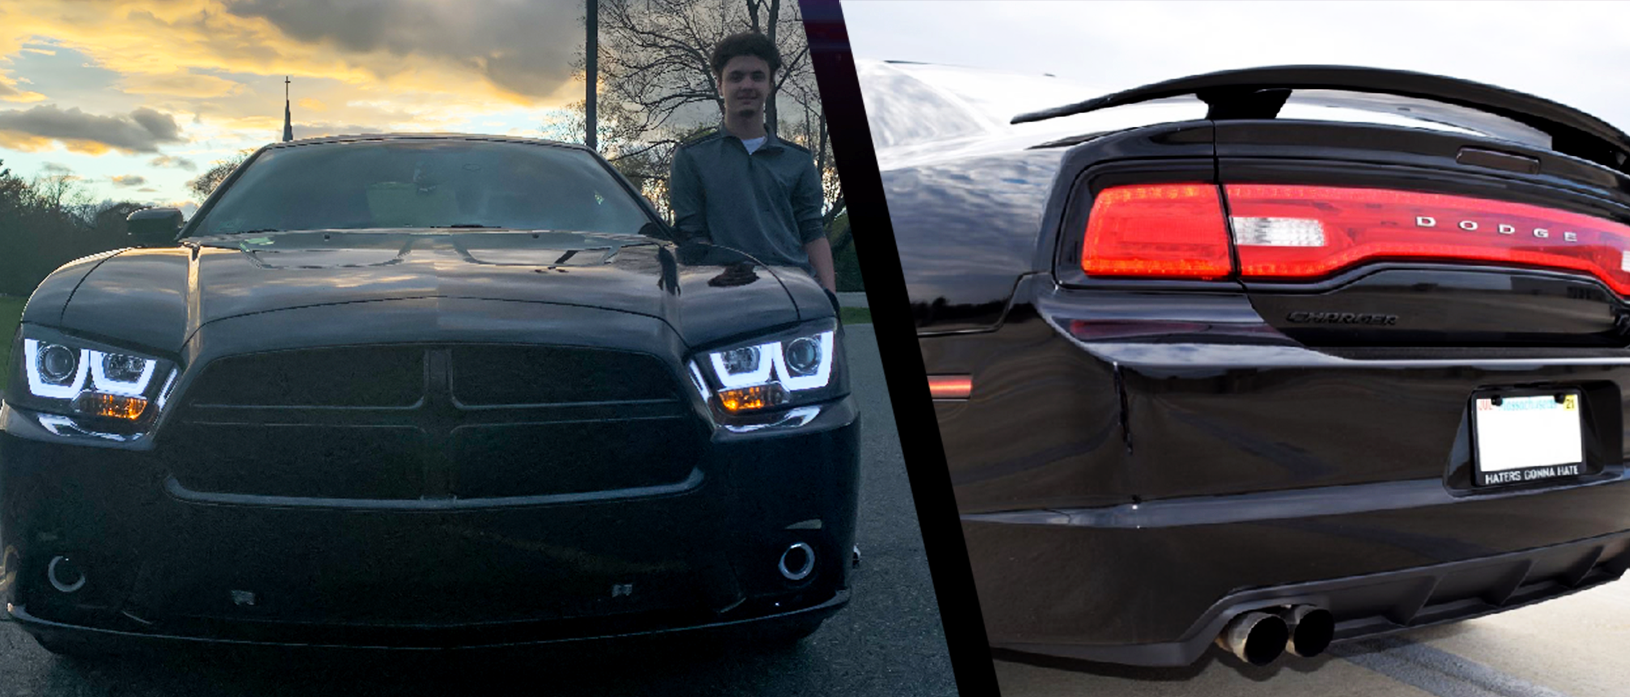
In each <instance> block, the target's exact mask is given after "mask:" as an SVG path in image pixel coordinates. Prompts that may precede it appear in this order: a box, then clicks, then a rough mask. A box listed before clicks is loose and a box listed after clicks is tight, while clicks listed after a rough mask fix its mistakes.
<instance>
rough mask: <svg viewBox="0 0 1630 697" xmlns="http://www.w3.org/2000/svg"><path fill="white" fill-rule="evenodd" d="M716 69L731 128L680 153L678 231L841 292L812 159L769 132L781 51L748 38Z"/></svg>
mask: <svg viewBox="0 0 1630 697" xmlns="http://www.w3.org/2000/svg"><path fill="white" fill-rule="evenodd" d="M711 64H712V68H713V75H714V77H715V79H717V81H718V88H719V96H720V97H723V98H724V122H723V123H722V124H721V125H720V127H719V128H718V129H717V130H715V131H712V132H709V133H707V134H705V135H703V136H701V137H698V138H695V139H693V140H691V141H689V142H686V143H684V144H682V145H680V146H679V150H678V151H677V152H675V153H674V160H673V172H672V176H671V177H670V178H669V180H668V202H669V205H670V206H671V207H672V208H673V212H674V227H675V228H678V230H679V231H680V234H681V235H682V236H686V237H705V238H709V239H711V241H712V242H713V244H716V245H721V246H724V247H730V248H733V249H737V250H740V251H743V252H746V253H748V254H750V255H752V256H754V257H756V258H757V259H758V260H759V261H762V262H764V263H766V264H770V265H777V266H797V267H800V268H802V269H803V270H804V271H805V272H807V273H809V274H810V275H811V276H814V277H815V279H816V280H817V281H819V282H820V284H821V285H822V286H824V287H826V289H827V290H829V291H832V292H837V280H836V277H835V275H834V271H833V267H832V246H831V244H830V243H828V242H827V241H826V230H825V229H823V228H822V227H821V175H820V173H819V172H816V171H815V160H814V158H813V157H812V156H811V155H810V153H809V151H808V150H806V149H804V148H801V147H799V146H798V145H796V144H793V143H788V142H786V141H783V140H780V139H778V138H776V137H775V134H774V133H770V132H769V131H767V130H766V129H765V128H764V102H765V100H766V99H767V98H769V96H770V81H771V80H772V79H773V77H774V75H775V71H776V70H777V69H779V68H780V67H781V54H780V52H778V51H777V50H776V48H775V44H774V43H772V42H771V41H770V39H769V38H768V37H766V36H764V35H763V34H759V33H757V32H744V33H741V34H735V35H732V36H729V37H726V38H725V39H724V40H723V41H720V42H719V45H718V46H716V47H714V49H713V58H712V62H711Z"/></svg>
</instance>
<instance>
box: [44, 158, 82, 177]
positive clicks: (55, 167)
mask: <svg viewBox="0 0 1630 697" xmlns="http://www.w3.org/2000/svg"><path fill="white" fill-rule="evenodd" d="M40 172H41V173H42V174H44V175H46V176H49V177H54V176H58V175H63V174H73V173H74V170H73V168H72V167H69V166H68V165H65V164H61V163H57V162H47V163H45V164H43V165H40Z"/></svg>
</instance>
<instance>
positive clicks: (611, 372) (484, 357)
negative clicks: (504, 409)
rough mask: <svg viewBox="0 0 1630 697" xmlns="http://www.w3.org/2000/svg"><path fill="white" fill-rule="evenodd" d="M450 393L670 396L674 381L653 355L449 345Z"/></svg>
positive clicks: (535, 397)
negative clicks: (450, 360)
mask: <svg viewBox="0 0 1630 697" xmlns="http://www.w3.org/2000/svg"><path fill="white" fill-rule="evenodd" d="M451 378H452V388H453V398H454V399H457V400H458V402H459V403H460V404H467V405H481V406H491V405H505V404H572V403H586V402H626V401H639V400H672V399H676V398H677V397H678V395H677V394H675V393H674V389H675V385H674V383H673V380H672V379H671V378H670V377H669V374H668V369H667V367H666V366H665V365H663V363H662V361H660V360H658V359H657V358H655V357H654V356H648V355H644V354H638V353H628V352H623V351H607V350H603V349H591V348H572V347H564V346H460V347H456V348H454V349H453V366H452V375H451Z"/></svg>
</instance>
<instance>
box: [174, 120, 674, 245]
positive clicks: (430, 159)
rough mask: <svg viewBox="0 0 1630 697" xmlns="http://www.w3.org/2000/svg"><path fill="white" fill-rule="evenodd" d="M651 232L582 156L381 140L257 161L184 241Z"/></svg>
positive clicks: (641, 213) (267, 155)
mask: <svg viewBox="0 0 1630 697" xmlns="http://www.w3.org/2000/svg"><path fill="white" fill-rule="evenodd" d="M650 220H651V219H650V218H649V217H648V216H647V215H646V213H645V210H644V209H642V208H641V207H640V206H639V204H638V203H637V202H636V201H635V199H634V197H633V195H632V194H630V193H629V192H628V190H627V189H626V188H624V187H623V186H622V184H621V183H620V182H618V181H617V180H616V178H614V177H613V176H612V175H611V173H609V172H608V171H607V170H606V168H605V166H603V165H602V164H600V162H599V161H598V160H596V159H595V158H594V156H593V155H590V154H589V153H586V152H581V151H577V150H572V149H568V148H561V147H553V146H547V145H531V144H526V143H501V142H493V141H467V140H390V141H362V142H351V143H327V144H321V145H309V146H299V147H292V148H274V149H271V150H266V151H264V152H262V153H260V155H259V156H258V157H256V158H255V159H254V161H253V162H251V163H250V165H249V167H248V169H246V170H244V172H243V174H242V176H240V177H238V179H237V181H235V182H233V183H232V186H231V188H230V189H228V190H227V191H226V193H225V194H224V195H223V196H222V197H221V199H220V201H218V202H217V203H216V204H215V205H214V206H213V207H211V208H210V209H209V210H208V211H206V212H204V214H203V219H202V220H200V221H199V223H198V224H197V225H196V226H195V227H194V228H193V232H192V234H193V235H223V234H232V233H239V232H252V231H262V230H327V229H366V228H431V227H468V228H481V227H490V228H509V229H522V230H567V231H574V232H609V233H636V232H639V231H640V228H641V227H642V226H644V225H645V224H646V223H647V222H649V221H650Z"/></svg>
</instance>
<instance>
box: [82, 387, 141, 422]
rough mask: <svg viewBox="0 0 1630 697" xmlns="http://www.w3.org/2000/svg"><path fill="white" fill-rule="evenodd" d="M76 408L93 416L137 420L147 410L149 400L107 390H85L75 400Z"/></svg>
mask: <svg viewBox="0 0 1630 697" xmlns="http://www.w3.org/2000/svg"><path fill="white" fill-rule="evenodd" d="M74 410H75V411H77V412H79V413H81V414H89V415H91V416H106V417H110V418H114V419H124V420H126V421H135V420H136V419H138V418H141V415H142V412H145V411H147V400H145V399H142V398H141V397H126V396H124V395H116V394H108V393H106V392H84V393H81V394H80V395H79V397H78V398H77V399H75V400H74Z"/></svg>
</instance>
